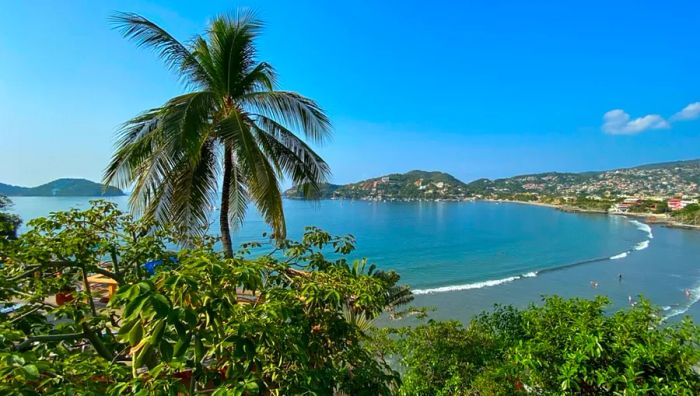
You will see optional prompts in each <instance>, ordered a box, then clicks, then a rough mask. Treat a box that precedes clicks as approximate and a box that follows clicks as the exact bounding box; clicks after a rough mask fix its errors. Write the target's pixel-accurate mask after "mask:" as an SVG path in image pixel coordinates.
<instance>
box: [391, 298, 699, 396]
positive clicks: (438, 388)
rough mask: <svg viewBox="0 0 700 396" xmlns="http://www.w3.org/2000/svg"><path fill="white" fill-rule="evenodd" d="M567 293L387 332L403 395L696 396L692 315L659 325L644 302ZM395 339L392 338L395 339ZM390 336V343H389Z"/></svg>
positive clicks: (696, 354) (695, 339)
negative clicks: (624, 304) (611, 307)
mask: <svg viewBox="0 0 700 396" xmlns="http://www.w3.org/2000/svg"><path fill="white" fill-rule="evenodd" d="M606 304H607V300H606V299H605V298H603V297H599V298H597V299H595V300H592V301H590V300H583V299H572V300H565V299H562V298H559V297H550V298H547V299H545V302H544V304H543V305H542V306H531V307H530V308H528V309H525V310H516V309H513V308H511V307H497V308H496V309H495V310H494V311H493V312H490V313H484V314H482V315H480V316H478V317H477V318H475V319H474V320H472V321H471V323H470V324H469V325H467V326H463V325H462V324H461V323H459V322H456V321H450V322H434V321H431V322H429V323H427V324H424V325H421V326H417V327H414V328H405V329H400V330H384V331H383V332H382V334H383V336H384V337H386V339H385V342H384V343H383V344H382V345H383V348H384V350H385V351H390V352H393V353H394V354H396V356H397V358H398V360H399V361H400V363H401V366H402V367H401V371H402V372H403V375H402V382H403V383H402V385H401V388H400V390H399V393H400V394H402V395H515V394H562V395H563V394H577V395H611V394H615V395H640V394H644V395H646V394H655V395H695V394H697V393H698V392H699V391H700V376H698V374H697V373H696V371H695V370H694V368H693V365H694V364H697V363H698V361H700V360H699V359H700V349H698V348H699V347H700V345H698V342H700V337H699V336H700V333H699V332H698V327H697V326H695V325H694V324H693V323H692V322H691V321H690V319H686V320H685V321H683V322H682V323H680V324H678V325H676V326H660V322H659V317H658V316H657V315H656V310H655V309H654V308H653V307H652V306H650V305H649V304H648V303H647V302H645V301H641V302H640V303H639V304H637V305H636V306H635V307H634V308H632V309H630V310H628V311H620V312H617V313H615V314H612V315H608V314H606V313H605V311H604V309H605V306H606ZM392 337H393V338H392ZM386 340H388V341H386Z"/></svg>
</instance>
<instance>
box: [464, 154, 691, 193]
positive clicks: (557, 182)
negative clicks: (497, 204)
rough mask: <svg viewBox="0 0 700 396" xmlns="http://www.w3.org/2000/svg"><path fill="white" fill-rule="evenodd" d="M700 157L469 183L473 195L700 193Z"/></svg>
mask: <svg viewBox="0 0 700 396" xmlns="http://www.w3.org/2000/svg"><path fill="white" fill-rule="evenodd" d="M699 186H700V160H691V161H675V162H664V163H658V164H648V165H642V166H637V167H634V168H624V169H615V170H609V171H597V172H583V173H559V172H547V173H538V174H531V175H520V176H514V177H509V178H503V179H496V180H489V179H479V180H476V181H473V182H471V183H469V184H468V185H467V190H468V192H469V193H471V194H478V195H486V196H497V197H502V196H507V195H512V194H522V193H531V194H539V195H558V196H567V195H570V196H571V195H607V196H617V195H648V196H654V195H656V196H672V195H676V194H685V195H696V194H700V188H699Z"/></svg>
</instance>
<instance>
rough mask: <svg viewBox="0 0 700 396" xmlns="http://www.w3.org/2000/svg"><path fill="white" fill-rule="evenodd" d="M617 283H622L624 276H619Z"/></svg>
mask: <svg viewBox="0 0 700 396" xmlns="http://www.w3.org/2000/svg"><path fill="white" fill-rule="evenodd" d="M617 282H618V283H622V274H618V275H617Z"/></svg>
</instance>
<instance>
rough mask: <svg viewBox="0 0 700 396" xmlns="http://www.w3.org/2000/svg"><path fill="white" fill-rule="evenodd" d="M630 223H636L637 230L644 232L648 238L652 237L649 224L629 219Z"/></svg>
mask: <svg viewBox="0 0 700 396" xmlns="http://www.w3.org/2000/svg"><path fill="white" fill-rule="evenodd" d="M630 223H632V224H634V225H636V226H637V229H638V230H639V231H642V232H646V233H647V235H648V236H649V239H651V238H653V237H654V234H653V233H652V232H651V227H649V224H644V223H642V222H641V221H638V220H630Z"/></svg>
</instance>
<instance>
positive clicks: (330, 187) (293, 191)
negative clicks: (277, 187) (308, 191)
mask: <svg viewBox="0 0 700 396" xmlns="http://www.w3.org/2000/svg"><path fill="white" fill-rule="evenodd" d="M318 187H319V195H318V196H314V197H305V196H304V193H303V192H302V191H301V189H299V188H297V187H292V188H290V189H289V190H287V191H285V192H284V196H285V197H287V198H292V199H306V198H312V199H313V198H330V197H331V196H333V193H334V192H335V191H336V190H337V189H339V188H340V187H342V186H340V185H338V184H331V183H321V184H320V185H319V186H318Z"/></svg>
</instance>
